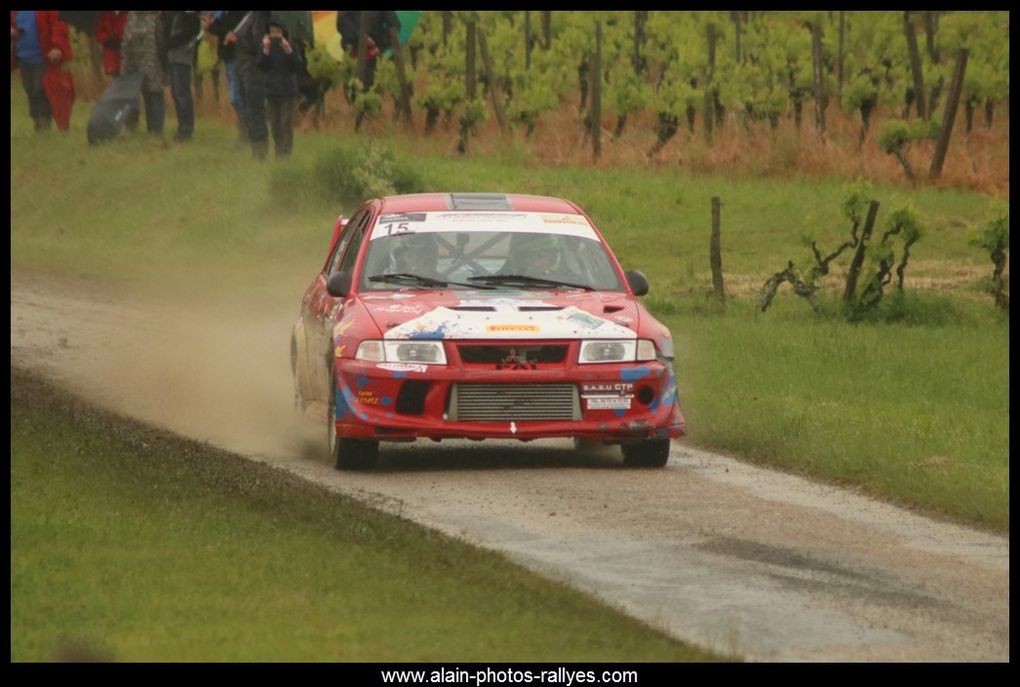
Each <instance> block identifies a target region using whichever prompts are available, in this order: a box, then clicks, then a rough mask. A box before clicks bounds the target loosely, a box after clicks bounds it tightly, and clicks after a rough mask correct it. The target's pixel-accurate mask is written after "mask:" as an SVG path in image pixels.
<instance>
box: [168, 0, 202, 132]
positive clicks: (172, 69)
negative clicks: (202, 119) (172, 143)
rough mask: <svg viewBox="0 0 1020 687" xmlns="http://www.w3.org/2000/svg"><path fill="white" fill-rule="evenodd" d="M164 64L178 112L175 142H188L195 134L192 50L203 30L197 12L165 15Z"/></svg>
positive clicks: (193, 51)
mask: <svg viewBox="0 0 1020 687" xmlns="http://www.w3.org/2000/svg"><path fill="white" fill-rule="evenodd" d="M164 22H165V27H166V60H167V63H168V67H169V68H168V70H167V71H168V73H169V75H170V95H171V96H172V97H173V101H174V110H176V112H177V132H176V133H175V134H174V140H176V141H190V140H191V136H192V135H193V134H194V133H195V98H194V96H193V95H192V94H191V73H192V71H194V69H195V52H196V50H195V48H196V46H197V45H198V39H199V34H200V32H201V30H202V27H201V23H200V18H199V16H198V12H180V11H173V12H167V14H166V16H165V17H164Z"/></svg>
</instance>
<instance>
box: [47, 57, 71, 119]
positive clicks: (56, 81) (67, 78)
mask: <svg viewBox="0 0 1020 687" xmlns="http://www.w3.org/2000/svg"><path fill="white" fill-rule="evenodd" d="M42 86H43V91H45V93H46V99H47V100H48V101H49V103H50V110H52V111H53V119H54V120H56V122H57V127H58V128H60V129H63V130H64V131H67V130H68V129H69V128H71V108H73V107H74V97H75V93H74V77H73V76H71V72H65V71H64V70H63V69H61V68H60V67H58V66H56V65H53V66H51V67H49V68H48V69H47V70H46V72H45V73H44V74H43V79H42Z"/></svg>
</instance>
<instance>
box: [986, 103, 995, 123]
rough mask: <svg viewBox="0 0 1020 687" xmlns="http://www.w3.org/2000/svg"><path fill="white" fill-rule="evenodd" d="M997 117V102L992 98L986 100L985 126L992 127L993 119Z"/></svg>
mask: <svg viewBox="0 0 1020 687" xmlns="http://www.w3.org/2000/svg"><path fill="white" fill-rule="evenodd" d="M994 117H995V103H993V102H992V101H991V100H989V101H987V102H985V128H986V129H991V128H992V119H993V118H994Z"/></svg>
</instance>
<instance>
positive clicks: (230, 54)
mask: <svg viewBox="0 0 1020 687" xmlns="http://www.w3.org/2000/svg"><path fill="white" fill-rule="evenodd" d="M214 14H215V13H214ZM249 14H251V12H238V11H234V10H228V11H225V12H219V13H218V15H219V16H216V17H215V18H214V19H213V21H212V22H211V23H210V24H209V28H208V29H207V30H208V31H209V33H211V34H212V35H214V36H216V37H217V38H219V41H220V44H219V47H218V48H217V49H216V55H217V57H219V59H220V62H222V63H223V69H224V71H225V72H226V74H227V88H228V89H229V91H230V105H231V106H232V107H233V108H234V112H235V113H236V114H237V132H238V137H237V142H238V145H243V146H245V147H247V146H248V145H250V143H251V139H250V138H249V136H248V121H247V119H248V115H247V111H246V109H245V96H244V85H243V83H242V81H241V77H240V75H239V74H238V72H237V31H238V30H242V29H243V26H240V27H239V24H241V22H242V21H244V18H245V17H246V16H248V15H249Z"/></svg>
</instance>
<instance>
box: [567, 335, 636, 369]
mask: <svg viewBox="0 0 1020 687" xmlns="http://www.w3.org/2000/svg"><path fill="white" fill-rule="evenodd" d="M636 360H655V344H653V343H652V342H651V340H649V339H637V340H634V339H628V340H625V341H612V340H601V339H600V340H595V341H582V342H581V354H580V356H579V357H578V362H579V363H582V364H583V363H632V362H634V361H636Z"/></svg>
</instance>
